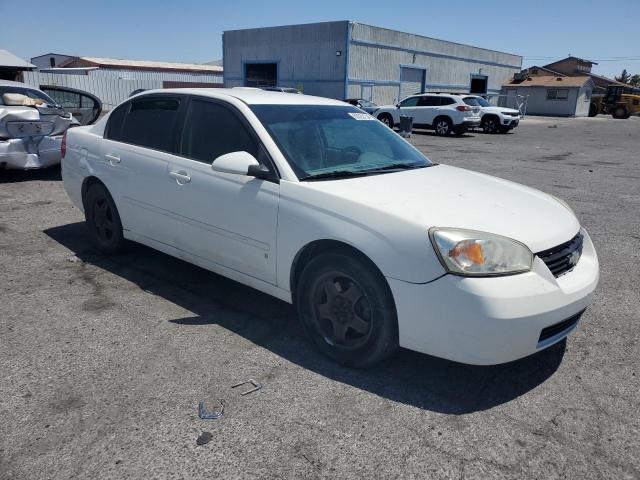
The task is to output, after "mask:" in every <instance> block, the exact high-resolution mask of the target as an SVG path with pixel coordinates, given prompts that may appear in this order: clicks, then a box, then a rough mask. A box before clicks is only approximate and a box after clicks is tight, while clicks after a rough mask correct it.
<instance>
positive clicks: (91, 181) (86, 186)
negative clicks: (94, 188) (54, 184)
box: [80, 175, 113, 205]
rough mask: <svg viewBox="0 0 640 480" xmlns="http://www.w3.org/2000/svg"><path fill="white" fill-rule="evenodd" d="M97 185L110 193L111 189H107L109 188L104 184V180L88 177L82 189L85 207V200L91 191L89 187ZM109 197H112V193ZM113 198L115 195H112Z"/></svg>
mask: <svg viewBox="0 0 640 480" xmlns="http://www.w3.org/2000/svg"><path fill="white" fill-rule="evenodd" d="M95 184H99V185H102V186H103V187H104V188H105V189H106V190H107V192H109V189H108V188H107V186H106V185H105V184H104V182H103V181H102V180H100V179H99V178H98V177H96V176H93V175H89V176H88V177H86V178H85V179H84V180H83V181H82V187H81V189H80V196H81V198H82V204H83V205H84V198H85V196H86V195H87V192H88V191H89V187H91V185H95ZM109 195H111V192H109ZM111 197H112V198H113V195H111Z"/></svg>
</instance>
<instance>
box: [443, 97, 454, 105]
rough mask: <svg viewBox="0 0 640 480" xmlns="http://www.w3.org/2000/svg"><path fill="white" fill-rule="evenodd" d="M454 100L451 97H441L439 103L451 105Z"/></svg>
mask: <svg viewBox="0 0 640 480" xmlns="http://www.w3.org/2000/svg"><path fill="white" fill-rule="evenodd" d="M454 103H456V101H455V100H454V99H453V98H451V97H441V98H440V105H453V104H454Z"/></svg>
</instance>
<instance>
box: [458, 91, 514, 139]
mask: <svg viewBox="0 0 640 480" xmlns="http://www.w3.org/2000/svg"><path fill="white" fill-rule="evenodd" d="M463 100H464V102H465V103H466V104H467V105H469V106H470V107H471V108H475V107H480V109H481V110H480V116H481V119H480V126H481V127H482V130H483V131H484V133H498V132H500V133H507V132H508V131H509V130H511V129H513V128H516V127H517V126H518V124H519V123H520V111H519V110H514V109H513V108H505V107H497V106H495V105H491V104H490V103H489V102H488V101H487V100H486V99H485V98H483V97H478V96H477V95H468V96H466V97H463Z"/></svg>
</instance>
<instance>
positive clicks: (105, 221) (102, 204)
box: [83, 183, 125, 254]
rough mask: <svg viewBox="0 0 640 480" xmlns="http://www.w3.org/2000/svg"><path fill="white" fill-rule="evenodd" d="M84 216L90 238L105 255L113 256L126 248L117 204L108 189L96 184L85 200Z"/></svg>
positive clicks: (91, 187)
mask: <svg viewBox="0 0 640 480" xmlns="http://www.w3.org/2000/svg"><path fill="white" fill-rule="evenodd" d="M83 203H84V215H85V223H86V225H87V229H88V230H89V237H90V238H91V241H92V242H93V244H94V245H95V246H96V248H97V249H98V250H99V251H100V252H101V253H104V254H113V253H117V252H119V251H121V250H122V249H123V247H124V243H125V240H124V237H123V235H122V222H121V221H120V215H119V214H118V209H117V208H116V204H115V203H114V201H113V198H111V195H110V194H109V191H108V190H107V189H106V187H105V186H104V185H102V184H99V183H94V184H93V185H91V186H90V187H89V189H88V190H87V193H86V194H85V196H84V199H83Z"/></svg>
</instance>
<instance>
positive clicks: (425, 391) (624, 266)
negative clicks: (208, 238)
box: [0, 117, 640, 480]
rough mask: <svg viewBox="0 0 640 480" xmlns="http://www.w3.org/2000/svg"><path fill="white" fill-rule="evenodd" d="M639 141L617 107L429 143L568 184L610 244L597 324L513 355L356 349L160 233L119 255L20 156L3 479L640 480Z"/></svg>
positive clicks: (2, 353)
mask: <svg viewBox="0 0 640 480" xmlns="http://www.w3.org/2000/svg"><path fill="white" fill-rule="evenodd" d="M639 139H640V118H632V119H629V120H613V119H611V118H606V117H597V118H593V119H590V118H584V119H549V118H533V117H532V118H527V119H525V120H524V121H523V122H522V125H521V126H520V127H519V128H518V129H517V130H516V131H515V133H512V134H507V135H484V134H482V133H473V134H468V135H465V136H463V137H461V138H457V137H450V138H439V137H436V136H434V135H433V134H430V133H416V134H414V135H413V137H412V138H411V141H412V142H413V143H414V144H415V145H416V146H418V148H420V149H421V150H423V151H424V152H425V153H426V154H427V155H428V156H429V157H430V158H431V159H433V160H435V161H437V162H441V163H447V164H451V165H456V166H461V167H465V168H469V169H473V170H478V171H481V172H486V173H489V174H493V175H497V176H500V177H503V178H507V179H510V180H514V181H517V182H520V183H524V184H527V185H530V186H533V187H536V188H539V189H541V190H544V191H546V192H549V193H552V194H554V195H556V196H559V197H562V198H564V199H565V200H567V201H568V202H569V204H570V205H571V206H572V208H573V209H574V210H575V211H576V213H577V215H578V217H579V218H580V220H581V222H582V223H583V225H584V226H585V227H586V228H587V229H588V230H589V232H590V234H591V236H592V238H593V240H594V242H595V244H596V248H597V250H598V254H599V257H600V262H601V282H600V285H599V287H598V290H597V294H596V297H595V302H594V304H593V306H592V307H591V308H590V309H589V310H587V312H586V314H585V315H584V316H583V318H582V321H581V324H580V326H579V328H578V330H577V331H576V332H575V333H574V334H572V335H571V336H570V338H569V339H568V341H566V342H563V343H561V344H559V345H556V346H554V347H552V348H550V349H548V350H545V351H543V352H541V353H539V354H537V355H534V356H532V357H528V358H526V359H523V360H520V361H517V362H513V363H510V364H506V365H500V366H495V367H472V366H465V365H460V364H456V363H452V362H448V361H445V360H440V359H437V358H433V357H430V356H427V355H421V354H417V353H413V352H409V351H404V350H403V351H400V352H399V354H398V355H397V356H396V357H395V358H393V359H392V360H391V361H389V362H387V363H386V364H384V365H380V366H378V367H376V368H373V369H370V370H364V371H363V370H349V369H345V368H343V367H340V366H337V365H334V364H332V363H331V362H329V361H328V360H326V359H325V358H324V357H322V356H320V355H319V354H318V353H317V352H316V351H315V350H314V349H313V348H312V347H311V345H310V344H309V343H308V342H307V340H306V339H305V338H304V335H303V333H302V330H301V328H300V326H299V325H298V323H297V320H296V317H295V314H294V311H293V309H292V307H290V306H289V305H287V304H284V303H282V302H280V301H277V300H275V299H272V298H270V297H268V296H265V295H263V294H261V293H259V292H256V291H253V290H251V289H249V288H246V287H243V286H241V285H238V284H236V283H234V282H232V281H230V280H226V279H224V278H222V277H219V276H216V275H214V274H212V273H209V272H206V271H204V270H202V269H199V268H197V267H194V266H191V265H189V264H187V263H184V262H182V261H180V260H176V259H173V258H171V257H168V256H166V255H164V254H161V253H158V252H155V251H153V250H151V249H148V248H146V247H142V246H137V245H132V246H131V247H130V248H129V250H128V251H127V252H126V253H124V254H122V255H118V256H115V257H109V258H107V257H102V256H100V255H98V254H97V253H96V252H95V251H94V250H93V248H92V247H91V246H90V245H89V243H88V241H87V237H86V235H85V232H84V226H83V224H82V220H83V217H82V215H81V214H80V212H79V211H78V210H77V209H75V208H74V207H73V206H72V205H71V203H70V201H69V200H68V199H67V197H66V194H65V193H64V190H63V186H62V182H61V181H60V174H59V169H52V170H46V171H40V172H18V173H15V172H13V173H11V172H0V289H1V290H0V292H1V293H0V478H1V479H3V480H4V479H33V478H38V479H49V478H50V479H72V478H82V479H84V478H91V479H103V478H117V479H127V478H212V477H224V478H240V477H243V478H365V477H369V478H398V477H401V478H478V479H487V478H514V479H523V478H572V479H573V478H575V479H595V478H611V479H624V478H629V479H631V478H640V458H639V455H638V452H640V435H639V433H640V432H639V428H640V408H639V407H640V393H639V392H640V389H639V388H638V387H639V384H638V374H639V371H638V370H639V364H640V347H639V343H638V341H639V339H640V322H639V320H640V319H639V316H640V315H639V308H640V288H639V286H638V285H640V274H639V270H638V264H639V262H638V260H639V255H638V251H639V250H640V214H639V213H638V212H639V211H640V149H639ZM249 378H253V379H255V380H256V381H258V382H260V383H262V385H263V388H262V389H261V390H260V391H258V392H255V393H252V394H249V395H246V396H241V395H240V392H238V391H237V390H238V389H232V388H231V385H233V384H235V383H237V382H240V381H243V380H247V379H249ZM219 399H223V400H224V402H225V413H224V416H223V417H222V418H221V419H218V420H201V419H200V418H199V417H198V413H197V409H198V401H199V400H206V402H207V404H208V405H210V406H214V405H215V404H216V402H218V401H219ZM207 432H208V433H209V434H210V435H208V434H207ZM199 438H200V441H199V442H198V443H203V444H202V445H198V444H197V443H196V441H197V440H198V439H199Z"/></svg>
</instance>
